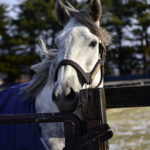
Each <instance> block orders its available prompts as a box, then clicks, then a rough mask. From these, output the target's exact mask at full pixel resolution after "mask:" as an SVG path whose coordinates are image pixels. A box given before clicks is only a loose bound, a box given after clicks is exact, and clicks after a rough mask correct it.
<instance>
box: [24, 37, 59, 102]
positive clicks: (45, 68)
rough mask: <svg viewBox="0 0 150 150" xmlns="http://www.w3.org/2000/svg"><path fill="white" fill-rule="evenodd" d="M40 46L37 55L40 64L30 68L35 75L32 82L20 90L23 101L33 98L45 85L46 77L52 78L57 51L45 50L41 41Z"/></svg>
mask: <svg viewBox="0 0 150 150" xmlns="http://www.w3.org/2000/svg"><path fill="white" fill-rule="evenodd" d="M40 46H41V50H40V53H39V54H40V56H41V58H42V62H41V63H38V64H35V65H33V66H31V69H32V70H34V71H35V72H36V73H35V75H34V76H33V78H32V80H31V81H30V82H29V83H28V84H27V85H26V86H25V87H23V88H22V89H21V94H23V95H24V97H25V98H24V99H25V100H26V99H32V98H35V97H36V96H37V95H38V94H39V93H40V91H41V90H42V89H43V87H44V86H45V84H46V83H47V79H48V76H49V75H51V77H52V78H53V76H54V70H55V58H56V56H57V50H56V49H50V50H47V48H46V46H45V43H44V42H43V40H41V43H40ZM50 68H51V69H50ZM51 81H53V80H51Z"/></svg>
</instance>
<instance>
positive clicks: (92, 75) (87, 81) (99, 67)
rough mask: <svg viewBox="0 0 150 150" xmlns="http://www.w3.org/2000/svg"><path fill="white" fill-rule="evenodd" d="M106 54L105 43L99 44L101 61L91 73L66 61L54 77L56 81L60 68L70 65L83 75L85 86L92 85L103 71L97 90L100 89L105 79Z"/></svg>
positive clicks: (72, 62) (70, 61)
mask: <svg viewBox="0 0 150 150" xmlns="http://www.w3.org/2000/svg"><path fill="white" fill-rule="evenodd" d="M105 53H106V48H105V45H104V43H103V42H100V44H99V59H98V61H97V62H96V64H95V66H94V68H93V69H92V71H91V72H88V73H87V72H85V71H84V70H83V69H82V68H81V66H80V65H78V64H77V63H76V62H74V61H72V60H69V59H64V60H62V61H61V62H60V63H59V64H58V66H57V68H56V72H55V77H54V81H56V80H57V75H58V70H59V69H60V67H62V66H67V65H70V66H72V67H73V68H74V69H75V70H76V71H77V72H78V73H80V74H81V76H82V77H83V83H84V84H88V85H90V84H92V82H93V80H94V78H95V76H96V74H97V72H98V70H101V77H100V81H99V83H98V85H97V86H96V87H95V88H98V87H99V86H100V84H101V83H102V81H103V79H104V58H105Z"/></svg>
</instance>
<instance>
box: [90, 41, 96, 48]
mask: <svg viewBox="0 0 150 150" xmlns="http://www.w3.org/2000/svg"><path fill="white" fill-rule="evenodd" d="M96 45H97V41H92V42H91V43H90V45H89V46H91V47H95V46H96Z"/></svg>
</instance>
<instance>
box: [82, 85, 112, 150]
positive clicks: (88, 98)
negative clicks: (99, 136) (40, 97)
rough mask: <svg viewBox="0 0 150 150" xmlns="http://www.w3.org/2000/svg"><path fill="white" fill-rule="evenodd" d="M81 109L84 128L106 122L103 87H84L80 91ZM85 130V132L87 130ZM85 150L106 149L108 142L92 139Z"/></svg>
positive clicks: (87, 128)
mask: <svg viewBox="0 0 150 150" xmlns="http://www.w3.org/2000/svg"><path fill="white" fill-rule="evenodd" d="M80 101H81V111H82V117H83V121H84V122H85V124H86V130H87V131H88V130H90V129H91V128H94V127H96V126H98V125H101V124H104V123H107V119H106V102H105V92H104V89H103V88H101V89H85V90H82V91H81V92H80ZM87 131H86V132H87ZM85 149H86V150H108V149H109V148H108V143H101V142H100V141H93V142H91V143H89V144H88V145H87V147H86V148H85Z"/></svg>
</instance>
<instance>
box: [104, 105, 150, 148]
mask: <svg viewBox="0 0 150 150" xmlns="http://www.w3.org/2000/svg"><path fill="white" fill-rule="evenodd" d="M107 120H108V124H109V125H110V127H111V128H112V130H113V133H114V136H113V138H112V139H111V140H110V142H109V143H110V150H150V108H148V107H147V108H126V109H110V110H107Z"/></svg>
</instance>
